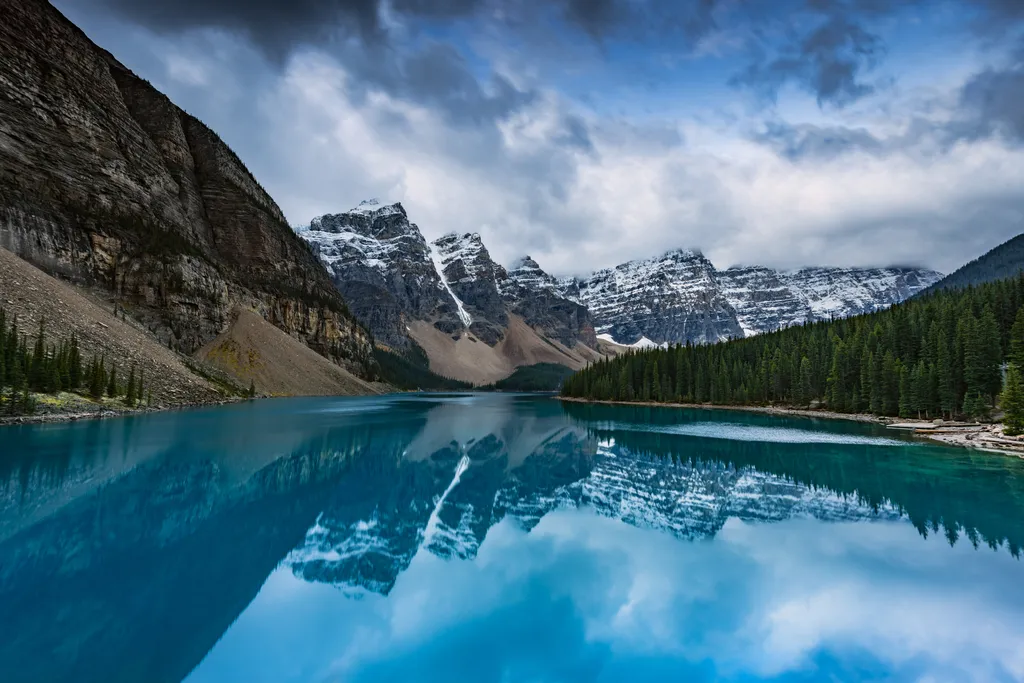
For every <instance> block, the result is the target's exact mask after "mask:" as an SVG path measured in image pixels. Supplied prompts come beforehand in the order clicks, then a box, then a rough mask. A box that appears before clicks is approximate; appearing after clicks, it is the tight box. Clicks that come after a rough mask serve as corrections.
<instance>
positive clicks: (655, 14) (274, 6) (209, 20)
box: [86, 0, 719, 54]
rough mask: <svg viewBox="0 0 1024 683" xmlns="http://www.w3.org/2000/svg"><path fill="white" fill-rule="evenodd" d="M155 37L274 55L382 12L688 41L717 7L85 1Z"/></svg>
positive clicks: (366, 25) (565, 1)
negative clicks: (244, 42)
mask: <svg viewBox="0 0 1024 683" xmlns="http://www.w3.org/2000/svg"><path fill="white" fill-rule="evenodd" d="M86 1H87V2H88V3H89V4H91V5H94V6H103V7H106V8H109V9H110V10H113V11H114V12H116V13H117V14H119V15H121V16H123V17H125V18H128V19H129V20H131V21H134V22H137V23H139V24H141V25H143V26H146V27H147V28H150V29H152V30H155V31H161V32H166V31H179V30H182V29H188V28H197V27H217V28H222V29H227V30H234V31H239V32H242V33H244V34H246V35H248V36H250V37H251V38H252V39H253V40H254V41H256V42H257V43H258V44H259V45H260V46H261V47H263V48H265V49H267V50H268V51H270V52H272V53H274V54H280V53H281V52H286V51H287V50H288V49H289V48H291V47H294V46H295V45H298V44H307V43H316V42H319V41H323V40H326V39H329V38H331V37H333V35H334V32H335V31H339V30H340V31H342V32H343V33H349V34H351V33H357V34H358V35H359V36H360V37H361V38H363V39H364V40H366V41H367V42H370V41H375V40H385V39H386V37H387V36H386V30H385V28H384V27H383V25H382V23H381V16H382V9H386V10H387V11H391V12H394V13H396V14H398V15H400V16H406V17H411V18H418V19H434V20H448V19H454V18H467V17H473V16H475V15H479V16H486V17H487V19H488V20H489V21H498V22H503V23H505V24H506V25H508V26H510V27H514V26H518V27H520V28H522V27H526V26H528V25H531V24H532V23H533V22H534V21H536V20H539V19H543V18H549V19H550V18H556V19H560V20H562V21H563V22H564V23H565V24H566V25H568V26H569V27H575V28H578V29H580V30H582V31H584V32H585V33H588V34H590V35H592V36H594V37H598V38H602V37H605V36H607V35H610V34H616V35H620V36H631V37H633V38H637V37H641V36H645V35H648V34H650V33H655V32H658V33H665V32H672V31H685V32H687V34H688V35H689V36H690V37H691V38H692V37H696V36H699V35H700V34H702V33H703V32H705V31H707V30H708V29H710V28H711V26H712V25H713V21H712V17H711V14H712V11H713V9H714V7H715V6H716V5H717V4H718V2H719V0H682V1H679V0H647V1H646V2H636V1H635V0H392V2H390V3H386V2H384V1H383V0H86Z"/></svg>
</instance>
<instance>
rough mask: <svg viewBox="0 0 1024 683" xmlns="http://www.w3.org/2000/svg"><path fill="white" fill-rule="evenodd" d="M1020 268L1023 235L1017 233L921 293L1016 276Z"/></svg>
mask: <svg viewBox="0 0 1024 683" xmlns="http://www.w3.org/2000/svg"><path fill="white" fill-rule="evenodd" d="M1021 270H1024V235H1017V236H1016V237H1014V238H1013V239H1011V240H1008V241H1006V242H1003V243H1002V244H1000V245H999V246H998V247H996V248H995V249H992V250H991V251H989V252H988V253H986V254H983V255H982V256H979V257H978V258H976V259H974V260H973V261H971V262H970V263H968V264H966V265H964V266H962V267H960V268H958V269H957V270H956V271H954V272H952V273H950V274H949V275H947V276H946V277H944V278H942V279H941V280H939V281H938V282H936V283H935V284H934V285H932V286H931V287H929V288H928V289H927V290H925V292H923V294H929V293H931V292H934V291H938V290H940V289H963V288H965V287H969V286H971V285H975V286H977V285H981V284H984V283H986V282H994V281H995V280H1004V279H1006V278H1011V277H1016V276H1017V275H1018V274H1019V273H1020V272H1021Z"/></svg>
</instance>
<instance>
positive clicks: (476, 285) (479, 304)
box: [432, 232, 508, 346]
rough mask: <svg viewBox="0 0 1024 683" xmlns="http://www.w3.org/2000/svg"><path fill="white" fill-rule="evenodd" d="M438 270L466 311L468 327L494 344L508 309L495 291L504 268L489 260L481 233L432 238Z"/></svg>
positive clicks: (485, 341)
mask: <svg viewBox="0 0 1024 683" xmlns="http://www.w3.org/2000/svg"><path fill="white" fill-rule="evenodd" d="M432 246H433V248H434V251H435V253H436V258H437V264H438V271H439V272H440V273H441V275H442V277H443V278H444V281H445V282H447V283H448V287H449V288H450V289H451V292H452V294H453V296H454V297H455V298H456V300H457V301H458V302H459V303H460V304H461V307H462V308H464V310H465V311H466V312H467V313H468V314H469V317H470V322H469V330H470V331H471V332H472V333H473V334H474V335H476V337H477V338H479V339H480V340H481V341H482V342H484V343H486V344H489V345H491V346H493V345H494V344H497V343H498V342H499V341H501V339H502V337H504V336H505V328H506V327H508V312H507V311H506V310H505V301H504V300H503V299H502V297H501V294H500V293H499V292H498V281H499V280H501V279H504V278H505V277H506V276H505V269H504V268H502V267H501V266H499V265H498V264H497V263H495V262H494V261H493V260H492V259H491V255H490V253H489V252H488V251H487V247H485V246H484V243H483V241H482V240H481V239H480V235H479V234H477V233H466V234H463V235H458V234H456V233H454V232H452V233H448V234H447V235H443V236H441V237H439V238H437V239H436V240H434V241H433V243H432Z"/></svg>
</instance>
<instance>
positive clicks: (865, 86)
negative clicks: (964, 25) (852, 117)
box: [732, 0, 1024, 107]
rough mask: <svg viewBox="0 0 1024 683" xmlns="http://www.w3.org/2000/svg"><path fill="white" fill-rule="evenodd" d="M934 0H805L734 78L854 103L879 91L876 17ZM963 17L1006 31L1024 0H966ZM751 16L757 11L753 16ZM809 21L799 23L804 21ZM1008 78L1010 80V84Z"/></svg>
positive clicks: (767, 91)
mask: <svg viewBox="0 0 1024 683" xmlns="http://www.w3.org/2000/svg"><path fill="white" fill-rule="evenodd" d="M939 4H940V3H938V2H936V1H935V0H806V3H805V4H803V5H801V4H800V3H797V4H793V5H790V6H789V7H787V8H785V10H784V11H782V12H781V13H780V15H779V16H782V17H784V18H785V19H786V20H787V21H788V20H789V19H790V18H793V19H795V21H793V23H794V25H795V26H796V27H795V28H794V27H790V29H789V31H788V37H787V38H786V39H784V40H782V41H781V42H779V43H778V44H771V41H763V43H768V44H767V45H765V44H762V45H761V49H760V50H758V51H756V53H755V56H754V58H753V59H752V60H751V62H750V65H749V66H748V67H747V68H746V69H744V70H743V71H742V72H740V73H739V74H737V75H736V76H735V77H734V78H733V79H732V83H733V84H734V85H742V86H746V87H750V88H752V89H753V90H755V91H757V92H759V93H761V94H762V95H764V96H767V97H768V98H770V99H774V98H775V96H776V95H777V94H778V92H779V90H780V89H781V88H782V87H783V86H784V85H785V84H787V83H793V84H795V85H797V86H798V87H800V88H802V89H804V90H806V91H808V92H810V93H812V94H813V95H814V96H815V97H816V98H817V100H818V104H819V105H824V104H831V105H835V106H838V107H842V106H845V105H847V104H850V103H852V102H854V101H856V100H859V99H860V98H862V97H864V96H866V95H869V94H871V93H873V92H874V91H875V85H874V84H872V83H871V82H869V80H868V79H867V76H868V74H869V73H870V72H871V70H872V69H873V68H874V67H875V66H876V65H877V64H878V63H879V62H880V61H881V59H882V58H883V57H884V56H885V52H886V45H885V44H884V42H883V40H882V38H881V36H880V35H878V33H877V32H876V31H875V30H874V29H873V28H872V27H873V26H874V22H876V21H878V20H880V19H882V18H884V17H886V16H889V15H893V14H896V13H897V12H901V11H904V10H907V9H911V10H914V11H915V12H930V11H934V10H936V9H937V8H938V6H939ZM960 9H961V10H963V11H965V12H967V14H966V15H965V21H966V22H968V23H971V22H973V26H974V28H975V29H976V30H977V31H980V32H981V33H984V34H989V35H993V34H1003V33H1005V32H1007V31H1009V30H1012V29H1013V28H1014V27H1017V26H1019V24H1018V23H1017V22H1018V21H1019V20H1022V19H1024V0H962V2H961V3H960ZM751 16H753V15H751ZM801 19H802V20H803V21H804V22H805V23H803V24H801V22H800V20H801ZM1009 84H1010V83H1007V85H1009Z"/></svg>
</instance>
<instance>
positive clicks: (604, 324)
mask: <svg viewBox="0 0 1024 683" xmlns="http://www.w3.org/2000/svg"><path fill="white" fill-rule="evenodd" d="M559 285H560V291H561V292H562V294H563V296H566V297H568V298H570V299H573V300H575V301H579V302H580V303H581V304H583V305H585V306H586V307H587V308H589V309H590V312H591V314H592V315H593V316H594V321H595V325H596V327H597V331H598V332H599V333H603V334H609V335H611V337H612V338H614V339H615V341H616V342H618V343H622V344H632V343H634V342H636V341H637V340H638V339H640V338H641V337H645V338H647V339H649V340H651V341H653V342H655V343H656V344H660V343H662V342H685V341H692V342H695V343H709V342H716V341H719V340H721V339H726V338H728V337H741V336H743V333H742V330H741V328H740V326H739V322H738V321H737V319H736V313H735V311H734V310H733V308H732V306H731V305H730V304H729V301H728V300H727V299H726V298H725V296H724V294H723V292H722V285H721V283H720V282H719V280H718V272H717V271H716V270H715V267H714V266H713V265H712V264H711V261H709V260H707V259H706V258H705V257H704V255H703V254H701V253H700V252H697V251H691V250H687V249H677V250H674V251H670V252H668V253H666V254H664V255H663V256H661V257H659V258H656V259H648V260H643V261H630V262H628V263H623V264H622V265H619V266H616V267H615V268H608V269H606V270H601V271H598V272H596V273H594V274H593V275H591V276H590V277H587V278H582V279H577V278H569V279H566V280H563V281H562V282H561V283H559Z"/></svg>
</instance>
